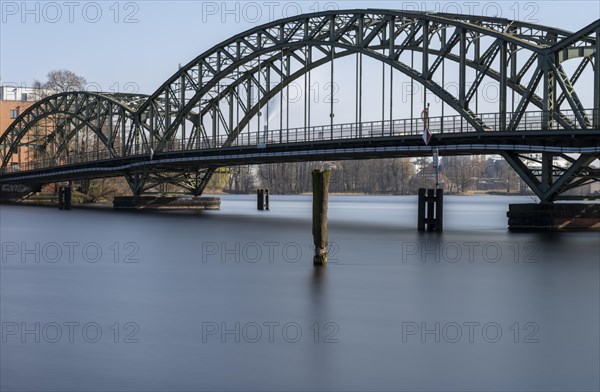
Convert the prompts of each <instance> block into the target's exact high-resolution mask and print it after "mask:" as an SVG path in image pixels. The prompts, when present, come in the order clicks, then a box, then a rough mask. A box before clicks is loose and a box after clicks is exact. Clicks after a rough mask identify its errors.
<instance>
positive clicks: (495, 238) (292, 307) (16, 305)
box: [0, 196, 600, 391]
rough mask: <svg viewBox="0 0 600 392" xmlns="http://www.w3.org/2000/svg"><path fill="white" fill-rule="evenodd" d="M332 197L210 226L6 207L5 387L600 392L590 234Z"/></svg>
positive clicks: (454, 204)
mask: <svg viewBox="0 0 600 392" xmlns="http://www.w3.org/2000/svg"><path fill="white" fill-rule="evenodd" d="M520 202H522V203H528V202H531V200H530V199H529V198H527V197H524V198H516V197H513V198H507V197H493V196H486V197H446V203H445V231H444V232H443V233H442V234H436V233H425V234H419V233H418V232H417V231H416V229H415V228H416V214H417V212H416V197H405V196H403V197H346V196H333V197H331V199H330V206H329V207H330V209H329V240H330V242H331V243H332V244H331V249H330V260H329V264H328V266H327V267H326V268H325V269H315V268H313V266H312V254H311V253H312V249H311V243H312V237H311V221H310V216H311V197H310V196H296V197H293V196H272V197H271V211H269V212H258V211H256V201H255V198H254V197H252V196H225V197H223V204H222V210H221V211H214V212H203V213H163V212H161V213H124V212H115V211H112V210H88V209H75V210H72V211H68V212H66V211H59V210H58V209H55V208H42V207H25V206H0V225H1V230H0V235H1V242H2V262H1V263H0V320H1V323H2V341H1V344H0V361H1V362H0V389H1V390H2V391H9V390H27V391H29V390H52V391H58V390H60V391H69V390H74V391H75V390H76V391H86V390H90V391H91V390H94V391H110V390H119V391H126V390H138V391H140V390H143V391H152V390H157V391H158V390H160V391H163V390H177V391H184V390H318V391H325V390H411V391H414V390H427V391H431V390H436V391H438V390H444V391H449V390H461V391H462V390H473V391H485V390H490V391H491V390H494V391H497V390H520V391H524V390H535V391H541V390H543V391H565V390H578V391H587V390H589V391H597V390H599V389H600V381H599V368H600V363H599V362H600V343H599V331H600V325H599V323H600V310H599V309H600V285H599V281H600V268H599V265H600V233H560V234H535V233H519V234H515V233H509V232H508V231H507V229H506V227H507V219H506V211H507V210H508V204H509V203H520Z"/></svg>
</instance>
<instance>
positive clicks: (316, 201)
mask: <svg viewBox="0 0 600 392" xmlns="http://www.w3.org/2000/svg"><path fill="white" fill-rule="evenodd" d="M312 180H313V222H312V233H313V243H314V245H315V256H314V258H313V264H314V265H315V266H321V265H325V264H326V263H327V205H328V203H329V182H330V181H331V171H330V170H323V171H321V170H313V172H312Z"/></svg>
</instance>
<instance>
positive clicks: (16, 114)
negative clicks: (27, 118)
mask: <svg viewBox="0 0 600 392" xmlns="http://www.w3.org/2000/svg"><path fill="white" fill-rule="evenodd" d="M17 117H19V111H18V110H17V109H11V110H10V118H11V119H13V120H14V119H15V118H17Z"/></svg>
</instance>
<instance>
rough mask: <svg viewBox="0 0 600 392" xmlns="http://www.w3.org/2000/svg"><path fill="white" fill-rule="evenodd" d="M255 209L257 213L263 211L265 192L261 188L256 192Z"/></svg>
mask: <svg viewBox="0 0 600 392" xmlns="http://www.w3.org/2000/svg"><path fill="white" fill-rule="evenodd" d="M256 204H257V205H256V208H257V209H258V210H259V211H263V210H264V209H265V191H264V189H262V188H259V189H257V190H256Z"/></svg>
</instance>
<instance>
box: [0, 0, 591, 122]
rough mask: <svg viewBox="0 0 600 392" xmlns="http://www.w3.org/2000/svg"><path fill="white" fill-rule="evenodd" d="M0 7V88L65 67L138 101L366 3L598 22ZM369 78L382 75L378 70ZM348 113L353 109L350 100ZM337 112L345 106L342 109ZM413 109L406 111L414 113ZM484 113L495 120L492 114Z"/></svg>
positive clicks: (234, 8) (559, 4) (161, 4)
mask: <svg viewBox="0 0 600 392" xmlns="http://www.w3.org/2000/svg"><path fill="white" fill-rule="evenodd" d="M0 3H1V11H2V15H1V19H0V20H1V26H0V46H1V49H0V83H2V84H10V85H15V84H16V85H31V83H32V82H33V80H34V79H38V80H44V79H45V75H46V74H47V72H48V71H50V70H53V69H59V68H66V69H70V70H72V71H74V72H76V73H78V74H80V75H82V76H84V77H85V78H86V79H87V82H88V85H87V86H86V89H87V90H91V91H122V92H140V93H144V94H151V93H152V92H153V91H155V90H156V89H157V88H158V87H159V86H160V85H161V84H162V83H163V81H164V80H166V79H167V78H169V77H170V76H171V75H173V74H174V73H175V72H176V71H177V69H178V65H179V64H186V63H188V62H189V61H191V60H192V59H193V58H195V57H196V56H198V55H199V54H201V53H202V52H204V51H206V50H208V49H210V48H211V47H212V46H214V45H216V44H218V43H219V42H221V41H223V40H225V39H227V38H229V37H231V36H233V35H236V34H238V33H240V32H243V31H245V30H247V29H250V28H253V27H256V26H258V25H260V24H262V23H266V22H269V21H271V20H274V19H280V18H283V17H287V16H293V15H297V14H299V13H309V12H315V11H322V10H327V9H352V8H364V7H366V6H367V4H368V7H370V8H392V9H399V8H400V9H408V10H422V11H431V12H434V11H438V12H451V13H465V14H469V13H471V14H472V13H474V14H479V15H487V16H501V17H505V18H509V19H519V20H525V21H528V22H533V23H539V24H544V25H549V26H553V27H558V28H563V29H566V30H571V31H576V30H578V29H581V28H583V27H585V26H586V25H588V24H590V23H592V22H593V21H595V20H596V19H599V18H600V2H598V1H520V2H518V1H514V0H511V1H483V2H480V1H469V0H465V1H451V2H424V1H368V2H367V1H339V2H335V1H320V2H318V1H314V0H310V1H268V0H267V1H243V2H239V1H238V2H235V1H156V0H155V1H115V0H109V1H69V0H66V1H63V0H59V1H54V2H53V1H50V2H22V1H4V0H2V1H1V2H0ZM371 66H373V65H371ZM343 68H344V67H343V66H342V67H340V68H338V71H337V72H336V77H337V75H338V74H339V75H340V76H339V80H340V82H339V83H340V84H339V85H340V86H342V90H343V88H344V87H346V86H345V85H344V83H343V81H345V80H353V79H354V77H353V74H352V73H353V69H350V68H351V67H350V66H348V67H346V68H347V69H345V70H344V69H343ZM375 69H377V70H378V72H381V67H380V66H379V67H376V68H375ZM316 71H319V70H316ZM344 71H346V73H344ZM327 74H328V71H327V70H325V71H323V72H322V75H321V76H320V75H319V72H316V75H315V77H314V79H313V81H315V80H316V81H317V83H318V82H319V80H321V79H322V80H321V83H320V84H319V87H318V91H317V92H316V93H315V94H316V95H319V96H320V97H323V96H325V95H327V94H328V92H327V91H326V90H325V85H326V83H327V80H328V77H327ZM374 74H375V73H374ZM379 75H381V74H379ZM372 77H373V78H374V80H373V83H371V84H372V85H373V88H372V91H370V92H368V91H367V92H365V94H366V95H367V96H368V97H369V98H366V99H367V100H371V101H373V100H375V99H379V98H380V97H381V93H380V92H379V91H380V89H379V87H381V81H377V80H376V78H379V80H381V79H380V76H372ZM337 83H338V82H337V81H336V84H337ZM582 83H583V82H582ZM405 87H406V86H403V87H402V88H405ZM348 88H349V87H348ZM353 88H354V87H352V89H353ZM395 89H398V90H400V88H398V87H396V88H395ZM315 90H316V89H315ZM300 94H302V92H300ZM398 94H400V92H399V93H398ZM590 94H591V93H590ZM588 95H589V94H588ZM339 96H341V97H342V98H343V97H344V96H354V93H353V92H352V93H347V94H345V92H344V91H340V93H339ZM371 97H372V98H371ZM588 98H589V97H588ZM494 100H496V101H497V99H495V98H494V97H492V98H491V101H494ZM405 102H406V101H405ZM347 105H353V103H352V102H350V101H348V102H347ZM406 106H407V105H404V106H402V105H398V107H399V109H398V111H402V113H400V112H398V113H393V115H394V117H395V118H403V117H405V116H406V117H409V116H410V114H409V113H408V112H407V110H408V109H407V108H406ZM438 106H439V105H438ZM339 107H346V103H344V102H342V103H341V104H340V105H339ZM375 107H376V105H375ZM480 109H481V108H480ZM315 110H316V111H317V112H318V113H317V118H316V119H315V121H314V122H313V124H318V123H323V124H327V123H328V122H329V108H328V105H322V108H319V109H315ZM420 110H421V109H420V108H414V111H415V112H416V113H419V112H420ZM485 110H487V109H485ZM489 110H490V111H496V110H495V107H490V109H489ZM439 111H440V109H439V107H437V106H436V107H435V108H433V109H432V115H435V114H437V115H439V113H437V112H439ZM336 112H337V113H338V114H341V115H345V114H348V116H347V117H348V118H345V117H344V118H340V117H337V116H336V120H340V121H353V118H352V117H353V116H352V115H350V114H349V113H348V112H349V111H347V110H346V111H345V112H346V113H344V111H342V113H340V110H339V109H336ZM368 112H369V118H367V120H379V119H381V115H380V114H379V113H380V112H381V110H380V109H376V108H375V109H373V110H368ZM296 125H299V124H296Z"/></svg>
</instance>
